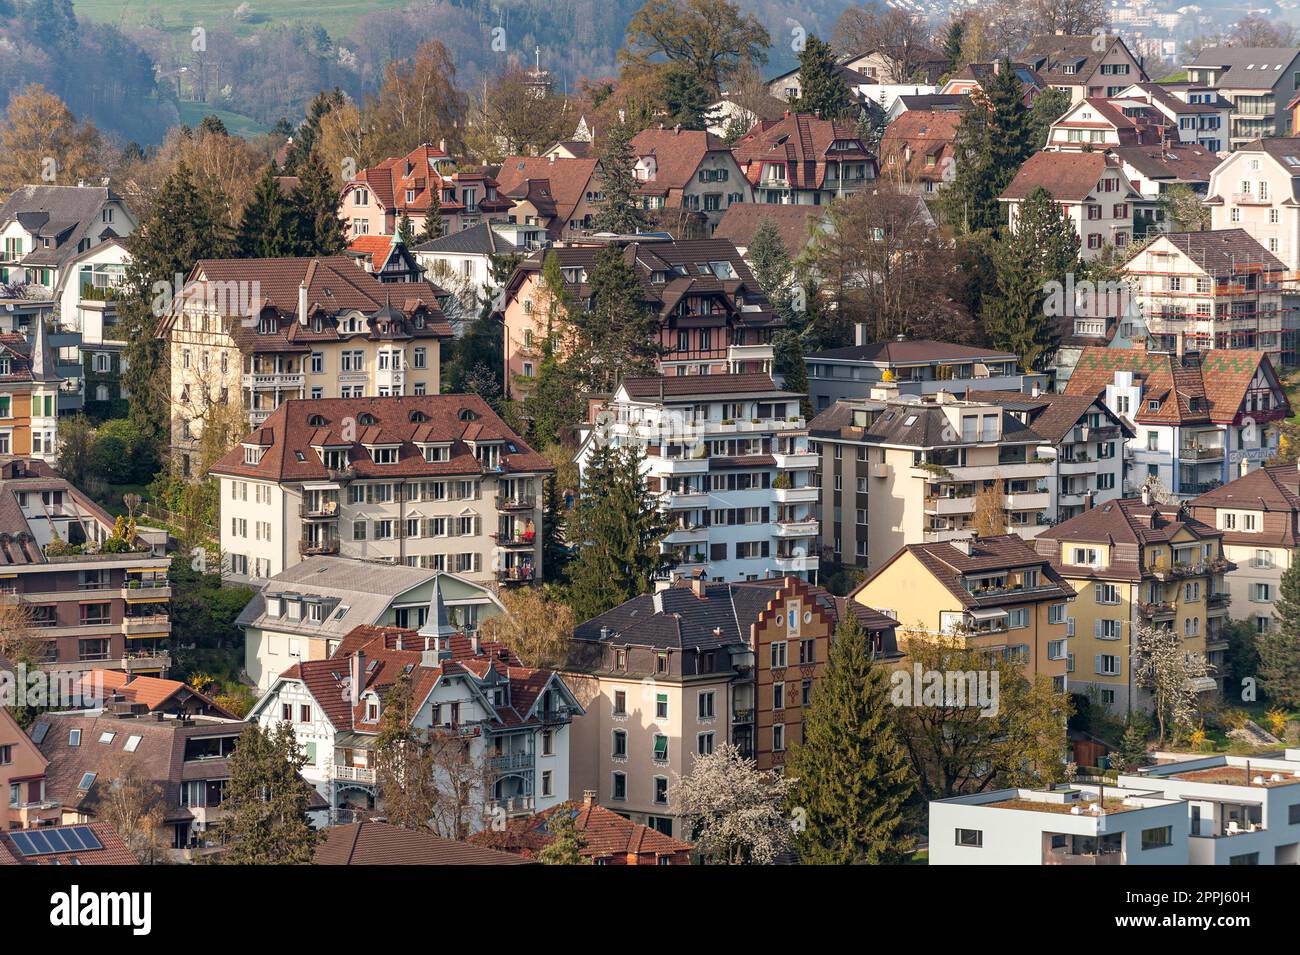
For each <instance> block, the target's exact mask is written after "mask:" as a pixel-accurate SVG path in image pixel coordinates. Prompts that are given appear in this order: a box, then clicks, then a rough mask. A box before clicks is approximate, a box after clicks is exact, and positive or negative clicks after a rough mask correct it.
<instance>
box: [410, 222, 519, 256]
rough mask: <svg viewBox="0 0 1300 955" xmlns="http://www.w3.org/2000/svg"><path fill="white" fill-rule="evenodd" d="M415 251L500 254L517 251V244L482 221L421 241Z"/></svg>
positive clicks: (413, 249)
mask: <svg viewBox="0 0 1300 955" xmlns="http://www.w3.org/2000/svg"><path fill="white" fill-rule="evenodd" d="M412 251H414V252H435V253H437V252H445V253H452V254H457V255H498V254H502V253H506V252H517V251H519V246H517V245H515V244H514V243H513V242H511V241H510V240H509V239H507V238H506V237H505V236H503V235H499V234H498V233H497V232H496V231H495V230H494V229H493V228H492V226H491V225H490V224H488V223H486V222H480V223H479V224H478V225H476V226H471V227H470V228H468V229H461V230H460V231H459V232H453V233H451V234H450V235H444V236H439V237H438V238H436V239H430V240H429V241H428V242H421V243H420V244H419V245H417V246H414V247H413V248H412Z"/></svg>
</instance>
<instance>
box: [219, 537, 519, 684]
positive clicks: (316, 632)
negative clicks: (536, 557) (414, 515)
mask: <svg viewBox="0 0 1300 955" xmlns="http://www.w3.org/2000/svg"><path fill="white" fill-rule="evenodd" d="M435 581H436V582H437V584H438V586H439V587H441V589H442V595H443V601H444V602H445V603H446V605H447V613H448V617H449V619H450V620H451V623H452V625H453V626H455V627H457V628H458V629H459V630H461V631H464V632H465V633H470V634H472V633H475V632H477V630H478V626H479V624H480V623H481V622H482V621H484V620H486V619H487V618H488V617H492V616H495V615H496V614H498V613H500V612H501V609H502V608H501V603H500V601H498V600H497V598H496V596H495V595H494V594H493V593H492V591H491V590H489V589H488V588H487V587H486V586H483V585H481V584H475V583H472V582H470V581H469V580H468V579H466V578H465V577H460V576H457V575H455V574H447V573H443V572H441V571H437V570H430V569H427V568H423V567H407V566H405V565H396V566H395V565H393V564H391V563H386V562H382V561H374V560H354V559H351V558H347V557H324V556H318V557H308V558H306V559H304V560H302V561H301V562H299V563H296V564H293V565H292V566H290V567H288V568H286V569H285V570H282V571H281V572H280V573H278V574H276V575H275V576H274V577H271V578H269V579H267V580H266V582H265V585H264V586H263V587H262V589H261V590H260V591H259V592H258V593H256V594H254V596H253V599H252V600H250V601H249V602H248V605H247V606H246V607H244V609H243V611H241V612H240V614H239V618H238V619H237V620H236V621H235V624H236V626H238V627H240V628H241V629H242V630H243V631H244V672H245V673H247V674H248V679H249V680H250V681H251V682H252V683H253V685H255V686H256V687H257V688H258V689H259V690H265V689H267V688H268V687H270V685H271V683H272V682H273V681H274V680H275V678H276V677H277V676H278V675H279V674H281V673H283V672H284V671H285V670H286V669H288V668H289V667H290V666H292V665H293V664H295V663H300V662H305V661H314V660H328V659H329V658H330V657H332V656H333V655H334V651H335V650H337V649H338V646H339V644H340V643H342V642H343V638H344V637H345V636H347V635H348V634H349V633H351V632H352V630H353V629H355V628H356V627H359V626H372V627H397V628H398V629H419V628H420V627H423V626H424V625H425V624H426V623H427V622H428V612H429V604H430V601H431V599H432V597H433V587H434V583H435Z"/></svg>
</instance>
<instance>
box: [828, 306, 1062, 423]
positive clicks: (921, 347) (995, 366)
mask: <svg viewBox="0 0 1300 955" xmlns="http://www.w3.org/2000/svg"><path fill="white" fill-rule="evenodd" d="M856 334H857V344H855V345H850V346H847V347H845V348H828V349H825V350H823V351H816V352H809V353H808V354H807V355H805V356H804V364H805V365H806V366H807V369H808V398H809V400H810V401H812V403H813V407H814V408H815V409H816V410H817V411H819V412H820V411H825V410H826V409H827V408H828V407H830V406H831V404H832V403H834V402H836V401H840V400H852V399H856V398H866V397H868V396H869V395H871V393H872V391H873V390H876V389H879V388H880V386H881V385H882V384H887V385H892V386H893V388H894V389H896V390H897V392H898V394H900V395H932V394H936V393H938V392H940V391H949V392H953V393H960V392H963V391H966V390H968V389H971V388H979V389H981V390H983V389H988V390H993V391H1027V390H1029V389H1030V388H1032V387H1033V385H1034V384H1035V383H1038V384H1040V385H1043V386H1045V385H1046V384H1047V381H1046V378H1045V377H1044V376H1042V375H1035V374H1033V373H1030V374H1028V375H1026V374H1022V373H1021V371H1020V359H1019V357H1018V356H1017V355H1016V354H1015V353H1014V352H1009V351H1000V350H997V349H993V348H977V347H976V346H974V345H959V344H955V343H953V342H937V341H932V340H930V339H926V338H918V339H908V338H906V337H905V336H903V335H899V336H898V337H896V338H893V339H890V340H888V341H883V342H868V341H867V331H866V326H865V325H858V326H857V333H856Z"/></svg>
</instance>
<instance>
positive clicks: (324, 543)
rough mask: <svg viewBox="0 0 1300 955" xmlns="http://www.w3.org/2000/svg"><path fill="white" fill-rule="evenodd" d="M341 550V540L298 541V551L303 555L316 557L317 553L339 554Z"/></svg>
mask: <svg viewBox="0 0 1300 955" xmlns="http://www.w3.org/2000/svg"><path fill="white" fill-rule="evenodd" d="M338 552H339V540H338V538H333V539H331V540H315V541H313V540H300V541H298V553H299V554H301V555H302V556H303V557H314V556H316V555H317V554H337V553H338Z"/></svg>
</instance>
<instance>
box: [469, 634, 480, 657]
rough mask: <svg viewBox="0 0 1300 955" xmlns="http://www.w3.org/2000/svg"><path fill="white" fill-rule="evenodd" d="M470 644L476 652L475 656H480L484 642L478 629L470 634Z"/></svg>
mask: <svg viewBox="0 0 1300 955" xmlns="http://www.w3.org/2000/svg"><path fill="white" fill-rule="evenodd" d="M469 646H470V649H471V650H472V651H473V652H474V656H478V655H479V654H481V653H482V652H483V644H482V642H481V641H480V640H479V638H478V631H477V630H475V631H474V632H473V633H471V634H470V635H469Z"/></svg>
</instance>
